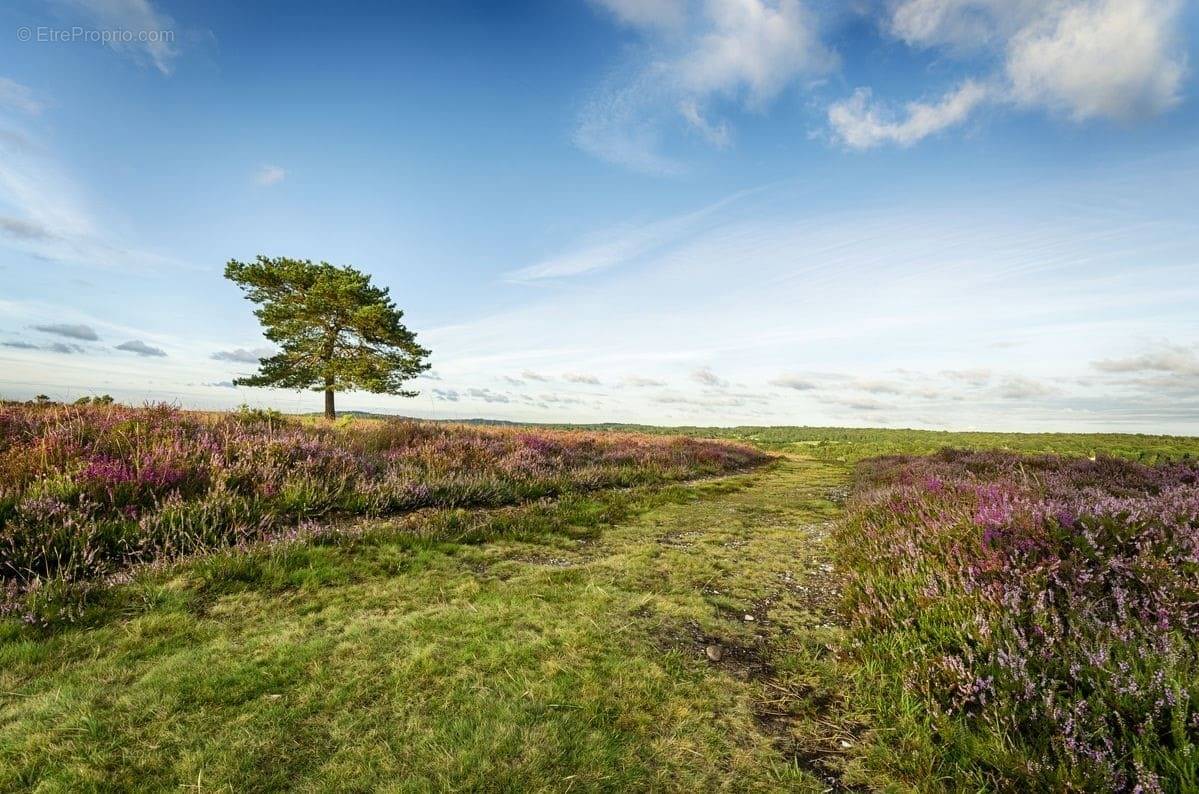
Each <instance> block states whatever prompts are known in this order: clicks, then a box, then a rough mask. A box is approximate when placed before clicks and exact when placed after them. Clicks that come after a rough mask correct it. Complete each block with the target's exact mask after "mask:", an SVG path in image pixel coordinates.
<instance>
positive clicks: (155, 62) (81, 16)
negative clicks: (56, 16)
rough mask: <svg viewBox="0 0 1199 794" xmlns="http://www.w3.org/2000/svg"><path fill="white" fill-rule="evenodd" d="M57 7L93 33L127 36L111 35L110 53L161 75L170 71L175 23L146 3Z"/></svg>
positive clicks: (104, 0) (79, 2)
mask: <svg viewBox="0 0 1199 794" xmlns="http://www.w3.org/2000/svg"><path fill="white" fill-rule="evenodd" d="M57 2H58V4H59V5H61V6H63V7H64V9H65V10H66V11H67V12H68V13H69V14H71V15H72V17H74V18H77V19H78V20H79V21H81V22H85V23H87V24H88V25H90V26H91V27H92V28H95V29H97V30H112V31H128V32H129V33H130V34H132V35H130V36H128V37H125V36H112V37H110V40H109V41H108V46H109V47H111V48H112V50H113V51H114V52H117V53H120V54H122V55H124V56H126V57H129V58H131V59H133V60H134V61H137V62H138V63H142V64H146V65H149V66H153V67H154V68H155V69H157V70H158V71H159V72H161V73H162V74H164V75H169V74H170V73H171V72H172V71H173V70H174V62H175V60H176V59H177V58H178V57H179V54H180V50H179V49H178V47H177V46H176V38H177V37H178V35H177V30H176V25H175V21H174V20H173V19H171V17H169V16H167V15H166V14H164V13H163V12H161V11H159V10H158V9H157V8H155V6H154V4H153V3H152V2H151V1H150V0H57Z"/></svg>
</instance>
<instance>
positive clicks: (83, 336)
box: [33, 323, 100, 342]
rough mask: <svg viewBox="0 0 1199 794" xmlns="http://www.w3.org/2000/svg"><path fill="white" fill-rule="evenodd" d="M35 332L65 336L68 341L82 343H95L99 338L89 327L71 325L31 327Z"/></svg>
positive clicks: (59, 324)
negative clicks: (72, 340)
mask: <svg viewBox="0 0 1199 794" xmlns="http://www.w3.org/2000/svg"><path fill="white" fill-rule="evenodd" d="M33 328H34V330H35V331H41V332H42V333H46V334H56V335H58V336H65V337H67V338H68V339H80V340H82V341H84V342H95V341H96V340H98V339H99V338H100V337H99V335H98V334H97V333H96V331H95V329H93V328H92V327H91V326H90V325H82V324H79V325H74V324H71V323H46V324H44V325H35V326H33Z"/></svg>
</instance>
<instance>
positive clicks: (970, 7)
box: [889, 0, 1186, 142]
mask: <svg viewBox="0 0 1199 794" xmlns="http://www.w3.org/2000/svg"><path fill="white" fill-rule="evenodd" d="M1182 8H1183V3H1182V2H1181V0H902V1H901V2H897V3H894V2H893V3H892V4H891V6H890V9H891V14H890V20H889V22H890V24H889V30H890V32H891V33H892V34H893V35H894V36H896V37H897V38H899V39H901V40H903V41H904V42H906V43H907V44H909V45H911V46H913V47H921V48H927V47H948V48H950V49H951V50H952V51H954V53H955V54H964V55H972V54H975V53H982V54H984V55H989V56H992V57H994V58H996V59H997V60H999V61H1000V62H1001V63H1002V64H1003V65H1002V69H1001V71H1000V72H999V73H997V74H994V75H992V76H991V77H990V78H988V79H989V80H991V81H993V82H994V83H995V84H996V94H997V95H999V94H1001V95H1002V96H1003V97H1004V98H1006V99H1009V100H1010V101H1012V102H1014V103H1015V104H1017V105H1021V106H1024V107H1032V108H1044V109H1047V110H1049V111H1051V112H1056V113H1061V114H1063V115H1065V116H1067V117H1069V118H1071V119H1073V120H1074V121H1079V122H1081V121H1086V120H1088V119H1093V118H1109V119H1125V120H1127V119H1136V118H1141V117H1146V116H1152V115H1157V114H1160V113H1164V112H1165V111H1167V110H1169V109H1170V108H1172V107H1174V106H1175V105H1177V104H1178V102H1179V99H1180V90H1181V86H1182V80H1183V77H1184V76H1185V73H1186V55H1185V52H1184V50H1183V48H1182V47H1181V46H1180V42H1179V39H1180V21H1181V17H1182V14H1181V11H1182ZM997 98H998V96H997ZM897 142H898V141H897Z"/></svg>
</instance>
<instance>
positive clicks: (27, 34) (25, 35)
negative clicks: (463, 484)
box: [17, 26, 33, 41]
mask: <svg viewBox="0 0 1199 794" xmlns="http://www.w3.org/2000/svg"><path fill="white" fill-rule="evenodd" d="M32 38H33V31H32V30H30V29H29V28H27V27H23V26H22V27H19V28H17V41H29V40H30V39H32Z"/></svg>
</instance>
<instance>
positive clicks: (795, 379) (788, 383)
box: [770, 375, 820, 391]
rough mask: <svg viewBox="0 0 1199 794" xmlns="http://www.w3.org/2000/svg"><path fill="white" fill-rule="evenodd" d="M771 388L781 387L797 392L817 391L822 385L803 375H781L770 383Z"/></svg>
mask: <svg viewBox="0 0 1199 794" xmlns="http://www.w3.org/2000/svg"><path fill="white" fill-rule="evenodd" d="M770 385H771V386H781V387H782V388H784V389H794V390H795V391H815V390H816V389H818V388H820V384H819V383H817V382H816V381H815V380H813V379H811V378H806V377H803V376H802V375H781V376H779V377H777V378H775V379H774V380H772V381H770Z"/></svg>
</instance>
